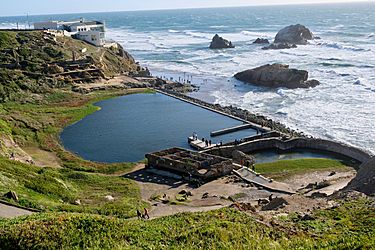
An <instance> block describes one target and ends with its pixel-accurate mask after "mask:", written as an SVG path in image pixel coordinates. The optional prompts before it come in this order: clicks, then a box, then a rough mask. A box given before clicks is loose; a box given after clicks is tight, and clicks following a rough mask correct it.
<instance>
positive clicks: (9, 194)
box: [4, 191, 18, 202]
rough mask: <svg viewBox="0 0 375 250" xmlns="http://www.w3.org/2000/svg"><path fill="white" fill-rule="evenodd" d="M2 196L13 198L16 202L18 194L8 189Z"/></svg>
mask: <svg viewBox="0 0 375 250" xmlns="http://www.w3.org/2000/svg"><path fill="white" fill-rule="evenodd" d="M4 197H5V198H7V199H10V200H14V201H15V202H18V196H17V194H16V192H14V191H9V192H8V193H6V194H4Z"/></svg>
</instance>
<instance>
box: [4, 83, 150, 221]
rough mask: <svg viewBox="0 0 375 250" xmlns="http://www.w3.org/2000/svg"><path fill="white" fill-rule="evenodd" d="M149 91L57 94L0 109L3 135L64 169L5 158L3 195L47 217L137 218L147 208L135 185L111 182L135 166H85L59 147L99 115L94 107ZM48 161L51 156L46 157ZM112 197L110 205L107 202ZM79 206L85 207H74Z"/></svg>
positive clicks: (126, 164)
mask: <svg viewBox="0 0 375 250" xmlns="http://www.w3.org/2000/svg"><path fill="white" fill-rule="evenodd" d="M139 92H144V93H148V92H150V91H149V90H126V91H105V92H95V93H92V94H88V95H81V94H76V93H72V92H69V91H64V90H54V91H52V92H51V93H49V94H46V95H45V96H43V98H42V99H40V100H39V101H34V102H32V103H23V104H22V103H16V102H8V103H3V104H1V105H0V134H2V135H6V136H7V137H10V138H12V139H14V140H15V141H16V142H17V144H18V145H20V146H21V147H24V148H30V147H31V148H40V149H42V150H45V151H47V152H51V153H52V154H53V155H56V156H57V158H58V160H59V163H60V165H61V166H62V168H60V169H56V168H40V167H37V166H33V165H28V164H22V163H19V162H16V161H11V160H8V159H6V158H3V157H1V154H2V152H1V150H3V149H0V194H2V193H6V192H8V191H9V190H13V191H16V193H17V194H18V196H19V198H20V204H21V205H23V206H26V207H31V208H37V209H41V210H43V211H68V212H81V213H83V212H85V213H94V214H103V215H116V216H119V217H124V218H128V217H132V216H135V210H136V209H137V208H142V207H145V206H148V204H145V203H143V202H142V201H141V197H140V191H139V188H138V186H137V185H136V183H135V182H133V181H132V180H129V179H125V178H122V177H116V176H109V175H111V174H117V175H118V173H125V172H127V171H129V170H131V169H132V168H133V166H134V165H135V163H116V164H104V163H95V162H90V161H86V160H84V159H82V158H80V157H79V156H77V155H74V154H72V153H70V152H68V151H66V150H65V149H64V148H63V147H62V146H61V144H60V141H59V133H60V132H61V131H62V129H63V128H64V127H65V126H67V125H69V124H71V123H73V122H76V121H78V120H80V119H82V118H84V117H85V116H87V115H89V114H91V113H93V112H95V111H96V110H98V107H97V106H95V105H94V103H95V102H97V101H99V100H103V99H107V98H112V97H115V96H119V95H126V94H131V93H139ZM47 155H48V154H47ZM107 195H112V196H113V197H114V198H115V200H114V201H112V202H110V201H107V200H106V199H105V196H107ZM76 200H80V201H81V203H82V205H74V203H75V201H76Z"/></svg>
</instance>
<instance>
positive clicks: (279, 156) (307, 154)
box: [252, 149, 358, 165]
mask: <svg viewBox="0 0 375 250" xmlns="http://www.w3.org/2000/svg"><path fill="white" fill-rule="evenodd" d="M252 155H253V156H254V157H255V159H256V162H257V163H267V162H275V161H281V160H294V159H306V158H320V159H334V160H340V161H343V162H345V163H346V164H349V165H358V162H356V161H355V160H353V159H350V158H348V157H345V156H343V155H339V154H334V153H330V152H323V151H320V150H313V149H295V150H291V151H282V150H276V149H274V150H264V151H260V152H255V153H253V154H252Z"/></svg>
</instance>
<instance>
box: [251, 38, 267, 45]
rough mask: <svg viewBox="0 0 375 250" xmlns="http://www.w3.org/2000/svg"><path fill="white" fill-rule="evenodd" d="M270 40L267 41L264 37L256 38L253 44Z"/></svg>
mask: <svg viewBox="0 0 375 250" xmlns="http://www.w3.org/2000/svg"><path fill="white" fill-rule="evenodd" d="M269 43H270V41H268V39H266V38H257V39H256V40H255V41H254V42H253V44H269Z"/></svg>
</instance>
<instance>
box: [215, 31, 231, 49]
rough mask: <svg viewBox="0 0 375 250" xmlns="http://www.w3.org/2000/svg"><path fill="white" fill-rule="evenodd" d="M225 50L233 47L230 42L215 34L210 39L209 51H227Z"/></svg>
mask: <svg viewBox="0 0 375 250" xmlns="http://www.w3.org/2000/svg"><path fill="white" fill-rule="evenodd" d="M227 48H234V45H233V44H232V42H231V41H228V40H226V39H224V38H222V37H220V36H219V35H218V34H216V35H215V36H214V37H213V38H212V42H211V44H210V49H227Z"/></svg>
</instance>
